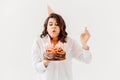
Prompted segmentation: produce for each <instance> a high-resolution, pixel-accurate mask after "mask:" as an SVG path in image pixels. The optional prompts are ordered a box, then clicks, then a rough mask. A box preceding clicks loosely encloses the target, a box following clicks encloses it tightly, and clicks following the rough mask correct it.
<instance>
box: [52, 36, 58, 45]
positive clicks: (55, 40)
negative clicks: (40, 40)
mask: <svg viewBox="0 0 120 80" xmlns="http://www.w3.org/2000/svg"><path fill="white" fill-rule="evenodd" d="M51 43H52V44H54V46H55V45H56V44H57V43H58V38H52V39H51Z"/></svg>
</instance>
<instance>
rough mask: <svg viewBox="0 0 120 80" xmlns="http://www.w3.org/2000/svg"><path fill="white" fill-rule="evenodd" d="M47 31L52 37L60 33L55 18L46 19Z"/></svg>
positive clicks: (56, 36)
mask: <svg viewBox="0 0 120 80" xmlns="http://www.w3.org/2000/svg"><path fill="white" fill-rule="evenodd" d="M47 31H48V34H49V35H50V36H51V37H52V38H58V36H59V33H60V28H59V26H58V23H57V21H56V19H55V18H50V19H49V20H48V24H47Z"/></svg>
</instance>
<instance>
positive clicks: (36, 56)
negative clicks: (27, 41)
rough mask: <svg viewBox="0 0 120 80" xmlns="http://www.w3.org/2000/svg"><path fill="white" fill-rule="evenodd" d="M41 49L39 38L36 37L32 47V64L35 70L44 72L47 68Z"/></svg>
mask: <svg viewBox="0 0 120 80" xmlns="http://www.w3.org/2000/svg"><path fill="white" fill-rule="evenodd" d="M40 50H41V48H40V44H39V40H38V39H35V41H34V44H33V47H32V65H33V68H34V69H35V71H37V72H41V73H43V72H45V71H46V69H47V68H46V67H45V66H44V64H43V55H42V53H41V52H40Z"/></svg>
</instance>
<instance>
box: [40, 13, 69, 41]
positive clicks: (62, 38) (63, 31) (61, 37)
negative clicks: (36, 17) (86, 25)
mask: <svg viewBox="0 0 120 80" xmlns="http://www.w3.org/2000/svg"><path fill="white" fill-rule="evenodd" d="M50 18H55V19H56V21H57V23H58V26H59V28H60V33H59V36H58V40H60V41H61V42H62V43H65V42H67V41H66V37H67V35H68V33H67V32H66V24H65V21H64V19H63V18H62V16H60V15H59V14H56V13H51V14H50V15H49V16H48V17H47V19H46V20H45V22H44V30H43V31H42V34H41V35H40V37H41V38H43V37H45V36H46V35H47V34H48V32H47V25H48V21H49V19H50ZM51 39H52V38H51Z"/></svg>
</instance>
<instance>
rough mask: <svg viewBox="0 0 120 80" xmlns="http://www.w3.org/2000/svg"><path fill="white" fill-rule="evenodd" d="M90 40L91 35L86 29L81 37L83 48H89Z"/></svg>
mask: <svg viewBox="0 0 120 80" xmlns="http://www.w3.org/2000/svg"><path fill="white" fill-rule="evenodd" d="M89 38H90V33H89V31H88V30H87V27H85V29H84V32H83V33H82V34H81V35H80V40H81V43H82V45H83V46H87V42H88V40H89Z"/></svg>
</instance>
